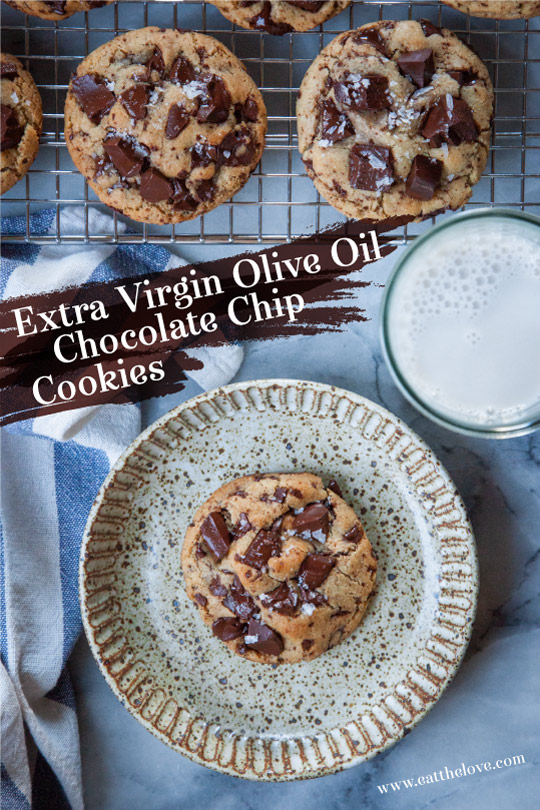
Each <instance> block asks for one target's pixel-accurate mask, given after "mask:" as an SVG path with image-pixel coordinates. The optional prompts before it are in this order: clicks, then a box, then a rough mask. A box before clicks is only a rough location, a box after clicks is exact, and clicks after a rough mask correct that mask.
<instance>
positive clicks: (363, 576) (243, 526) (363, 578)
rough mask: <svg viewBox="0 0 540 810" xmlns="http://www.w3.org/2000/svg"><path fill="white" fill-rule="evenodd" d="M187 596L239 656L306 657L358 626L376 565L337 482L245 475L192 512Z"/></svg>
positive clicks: (272, 660) (185, 552)
mask: <svg viewBox="0 0 540 810" xmlns="http://www.w3.org/2000/svg"><path fill="white" fill-rule="evenodd" d="M182 568H183V571H184V576H185V582H186V589H187V594H188V596H189V598H190V599H192V600H193V601H194V602H195V603H196V604H197V606H198V608H199V611H200V613H201V616H202V618H203V620H204V622H205V623H206V624H208V625H210V626H211V628H212V632H213V633H214V635H215V636H217V637H218V638H219V639H220V640H221V641H223V642H224V643H225V644H227V646H228V647H229V648H230V649H231V650H234V652H236V653H238V654H239V655H242V656H243V657H244V658H248V659H249V660H250V661H258V662H261V663H266V664H280V663H294V662H296V661H308V660H311V659H312V658H316V657H317V656H318V655H321V653H323V652H325V650H328V649H329V648H330V647H334V646H335V645H336V644H339V642H340V641H343V639H345V638H346V637H347V636H348V635H350V634H351V633H352V632H353V630H354V629H355V628H356V627H357V626H358V624H359V623H360V620H361V619H362V616H363V615H364V612H365V610H366V606H367V601H368V597H369V595H370V594H371V592H372V590H373V587H374V584H375V575H376V568H377V563H376V560H375V557H374V556H373V551H372V548H371V544H370V542H369V540H368V539H367V537H366V534H365V532H364V529H363V528H362V524H361V522H360V520H359V518H358V517H357V515H356V514H355V512H354V511H353V510H352V509H351V507H350V506H348V504H347V503H345V501H344V500H343V498H342V497H341V492H340V490H339V486H338V485H337V483H336V482H335V481H331V482H329V483H328V484H327V485H326V486H325V485H324V484H323V482H322V480H321V479H320V478H318V477H317V476H316V475H312V474H310V473H279V474H268V475H248V476H246V477H244V478H238V479H236V480H235V481H232V482H231V483H229V484H225V486H222V487H221V488H220V489H218V490H217V491H216V492H215V493H214V494H213V495H212V496H211V497H210V498H209V499H208V500H207V501H206V503H204V504H203V505H202V506H201V507H200V508H199V509H198V510H197V512H196V514H195V517H194V519H193V522H192V523H191V524H190V526H189V528H188V530H187V532H186V537H185V540H184V546H183V549H182Z"/></svg>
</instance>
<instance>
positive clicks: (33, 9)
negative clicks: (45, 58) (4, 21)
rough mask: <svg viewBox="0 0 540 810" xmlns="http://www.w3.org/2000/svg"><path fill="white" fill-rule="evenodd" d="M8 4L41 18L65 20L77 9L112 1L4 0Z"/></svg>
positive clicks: (104, 4) (89, 7)
mask: <svg viewBox="0 0 540 810" xmlns="http://www.w3.org/2000/svg"><path fill="white" fill-rule="evenodd" d="M6 3H7V4H8V6H12V8H16V9H17V10H18V11H22V12H23V13H24V14H31V15H32V16H34V17H41V19H42V20H65V19H66V18H67V17H71V15H72V14H76V13H77V12H78V11H90V9H92V8H100V6H106V5H107V3H112V0H27V2H24V0H6Z"/></svg>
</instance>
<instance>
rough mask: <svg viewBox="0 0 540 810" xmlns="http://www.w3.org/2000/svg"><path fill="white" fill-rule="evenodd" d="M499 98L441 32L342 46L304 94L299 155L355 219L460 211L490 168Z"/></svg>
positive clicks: (312, 74)
mask: <svg viewBox="0 0 540 810" xmlns="http://www.w3.org/2000/svg"><path fill="white" fill-rule="evenodd" d="M492 113H493V88H492V85H491V81H490V78H489V74H488V72H487V69H486V67H485V66H484V65H483V63H482V62H481V60H480V59H479V58H478V57H477V56H476V55H475V54H474V53H473V52H472V51H471V50H470V49H469V48H468V47H467V46H466V45H464V44H463V43H462V42H461V41H460V40H459V39H458V38H457V37H456V36H455V34H453V33H452V32H451V31H448V30H446V29H444V28H443V29H440V28H437V27H436V26H435V25H433V23H431V22H428V21H427V20H424V21H422V22H415V21H412V20H411V21H403V22H391V21H384V22H377V23H370V24H368V25H364V26H363V27H362V28H359V29H358V30H356V31H347V32H345V33H343V34H340V35H339V36H338V37H336V38H335V39H334V40H333V41H332V42H331V43H330V44H329V45H328V46H327V47H326V48H325V49H324V50H323V51H322V52H321V53H320V54H319V56H318V57H317V58H316V59H315V61H314V62H313V64H312V65H311V66H310V67H309V69H308V71H307V73H306V75H305V77H304V80H303V82H302V86H301V88H300V93H299V100H298V107H297V116H298V135H299V148H300V152H301V154H302V158H303V161H304V164H305V166H306V169H307V172H308V174H309V175H310V177H311V178H312V179H313V181H314V183H315V185H316V187H317V189H318V191H319V192H320V193H321V195H322V196H323V197H324V198H325V199H326V200H328V202H329V203H330V204H331V205H333V206H334V207H335V208H337V209H338V211H341V212H343V213H344V214H346V215H347V216H348V217H351V218H358V219H361V218H366V219H375V220H382V219H386V218H388V217H393V216H401V215H405V216H410V217H411V218H413V219H417V220H418V219H422V218H423V217H425V216H427V215H430V214H435V213H438V212H440V211H442V210H445V209H447V208H452V209H455V208H459V207H460V206H461V205H463V204H464V203H465V202H466V201H467V200H468V198H469V197H470V195H471V190H472V186H473V185H474V184H475V183H476V182H477V181H478V180H479V179H480V176H481V174H482V172H483V170H484V168H485V166H486V161H487V156H488V151H489V144H490V138H491V118H492Z"/></svg>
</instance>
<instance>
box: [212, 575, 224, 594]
mask: <svg viewBox="0 0 540 810" xmlns="http://www.w3.org/2000/svg"><path fill="white" fill-rule="evenodd" d="M208 587H209V589H210V593H213V594H214V596H227V588H226V587H225V585H224V584H223V582H222V581H221V580H220V578H219V577H214V579H213V580H212V581H211V582H210V585H209V586H208Z"/></svg>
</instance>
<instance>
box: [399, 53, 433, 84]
mask: <svg viewBox="0 0 540 810" xmlns="http://www.w3.org/2000/svg"><path fill="white" fill-rule="evenodd" d="M397 63H398V67H399V69H400V71H401V73H402V74H403V75H404V76H405V77H406V78H407V79H410V81H411V82H413V84H415V85H416V86H417V87H425V86H426V85H428V84H429V83H430V81H431V77H432V76H433V74H434V72H435V62H434V60H433V51H432V49H431V48H420V50H418V51H409V53H403V54H401V56H400V57H399V59H398V60H397Z"/></svg>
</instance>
